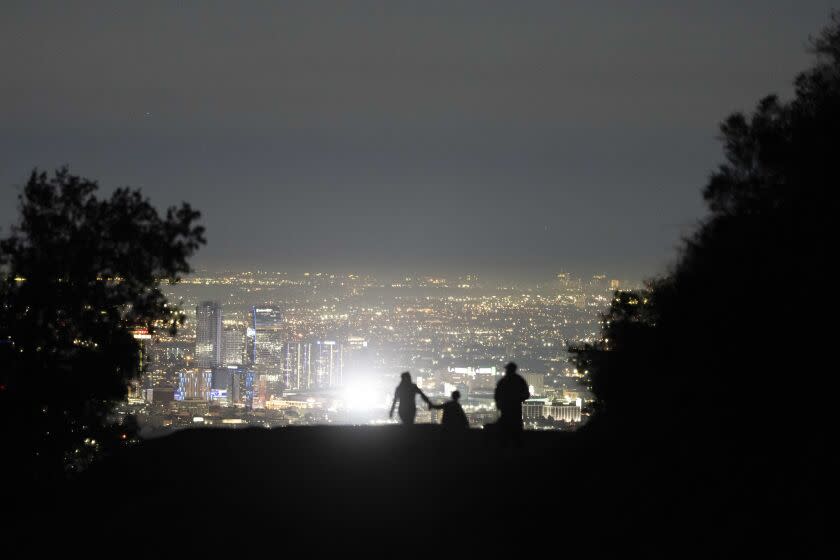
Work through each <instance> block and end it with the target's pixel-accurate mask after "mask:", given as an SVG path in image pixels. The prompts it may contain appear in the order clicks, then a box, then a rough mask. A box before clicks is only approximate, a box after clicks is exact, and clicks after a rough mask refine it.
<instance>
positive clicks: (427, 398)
mask: <svg viewBox="0 0 840 560" xmlns="http://www.w3.org/2000/svg"><path fill="white" fill-rule="evenodd" d="M414 388H415V389H416V390H417V394H418V395H420V398H421V399H423V402H425V403H426V404H427V405H428V406H429V408H431V407H432V401H430V400H429V397H427V396H426V395H425V393H423V391H421V390H420V387H418V386H417V385H415V386H414Z"/></svg>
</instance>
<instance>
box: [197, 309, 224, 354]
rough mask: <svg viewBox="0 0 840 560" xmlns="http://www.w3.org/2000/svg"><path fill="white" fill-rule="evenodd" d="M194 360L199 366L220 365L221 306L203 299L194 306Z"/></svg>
mask: <svg viewBox="0 0 840 560" xmlns="http://www.w3.org/2000/svg"><path fill="white" fill-rule="evenodd" d="M195 360H196V366H197V367H199V368H215V367H219V366H220V365H222V306H221V305H219V303H218V302H215V301H203V302H201V303H199V304H198V307H196V308H195Z"/></svg>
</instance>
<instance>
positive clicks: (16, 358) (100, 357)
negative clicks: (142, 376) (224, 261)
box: [0, 168, 204, 476]
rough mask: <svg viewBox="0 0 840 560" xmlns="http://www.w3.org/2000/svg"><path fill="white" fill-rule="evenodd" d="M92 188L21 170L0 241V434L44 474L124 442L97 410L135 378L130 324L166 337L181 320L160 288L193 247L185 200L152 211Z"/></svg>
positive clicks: (177, 273) (63, 173)
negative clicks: (14, 206)
mask: <svg viewBox="0 0 840 560" xmlns="http://www.w3.org/2000/svg"><path fill="white" fill-rule="evenodd" d="M97 189H98V186H97V183H96V182H95V181H91V180H88V179H85V178H82V177H78V176H75V175H72V174H70V172H69V171H68V170H67V169H66V168H64V169H60V170H58V171H56V172H55V173H54V174H53V175H52V176H48V175H47V174H46V173H44V172H38V171H37V170H36V171H33V172H32V174H31V176H30V177H29V181H28V182H27V183H26V185H25V187H24V188H23V190H22V193H21V194H20V196H19V204H20V220H19V222H18V224H17V225H15V226H14V227H13V228H12V230H11V232H10V235H9V236H8V237H6V238H5V239H3V240H2V241H0V266H2V275H0V359H2V364H3V365H2V370H0V411H1V412H0V414H2V425H3V431H4V432H6V437H7V442H9V441H11V442H14V447H13V448H15V449H16V451H17V452H18V453H19V454H20V455H21V456H20V457H18V460H20V461H21V462H22V464H31V465H32V466H33V469H34V470H33V472H35V473H37V474H41V475H44V476H48V475H51V474H56V473H58V472H61V471H62V469H67V468H69V469H73V468H77V467H78V466H79V465H80V464H83V463H84V462H85V461H86V460H87V459H89V458H90V457H91V456H92V455H94V454H95V453H96V452H97V451H98V450H101V449H102V448H103V447H107V446H109V445H112V444H114V443H115V442H117V441H119V440H120V438H121V437H125V434H124V433H122V432H120V430H119V429H117V428H118V427H115V426H113V425H112V421H111V420H110V419H109V412H110V411H111V410H112V407H113V404H114V403H115V402H116V401H118V400H120V399H124V398H125V396H126V390H127V384H128V382H129V381H131V380H132V379H134V378H136V376H137V375H138V374H139V366H140V362H139V358H140V356H139V346H138V343H137V341H136V340H135V339H134V337H133V335H132V331H133V329H135V328H137V327H145V328H148V329H149V330H150V331H151V330H154V329H161V328H165V329H169V330H170V331H173V332H174V330H175V329H176V328H177V326H178V324H180V323H181V322H182V321H183V316H182V315H181V314H180V313H179V312H178V311H177V309H175V308H174V307H172V306H170V305H169V304H168V303H167V301H166V298H165V296H164V294H163V292H162V291H161V289H160V284H161V282H177V281H178V280H179V278H180V277H181V275H183V274H185V273H187V272H189V270H190V268H189V265H188V263H187V259H188V257H190V256H191V255H192V254H193V253H194V252H195V251H196V250H197V249H198V248H199V247H200V245H202V244H203V243H204V228H203V227H201V226H200V225H197V220H198V218H199V217H200V214H199V213H198V212H197V211H195V210H193V209H192V208H191V207H190V206H189V204H186V203H184V204H182V205H181V206H180V207H173V208H169V209H168V210H167V211H166V213H165V215H164V216H161V215H160V214H159V213H158V211H157V210H156V209H155V207H154V206H152V204H151V203H150V202H149V200H148V199H146V198H144V197H143V196H142V194H141V193H140V191H138V190H132V189H129V188H119V189H116V190H115V191H114V192H113V194H112V195H111V196H110V197H109V198H99V197H97Z"/></svg>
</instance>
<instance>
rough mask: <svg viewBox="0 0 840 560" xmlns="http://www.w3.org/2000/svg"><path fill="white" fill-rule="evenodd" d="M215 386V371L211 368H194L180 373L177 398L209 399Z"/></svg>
mask: <svg viewBox="0 0 840 560" xmlns="http://www.w3.org/2000/svg"><path fill="white" fill-rule="evenodd" d="M212 387H213V372H212V370H209V369H192V370H186V371H182V372H180V373H179V376H178V391H177V392H176V394H175V395H176V396H175V398H176V399H177V400H185V401H193V400H200V401H209V400H210V391H211V390H212Z"/></svg>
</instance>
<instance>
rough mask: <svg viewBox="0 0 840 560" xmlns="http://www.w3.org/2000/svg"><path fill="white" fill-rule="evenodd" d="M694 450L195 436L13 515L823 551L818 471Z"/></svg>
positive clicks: (276, 534)
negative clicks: (684, 453)
mask: <svg viewBox="0 0 840 560" xmlns="http://www.w3.org/2000/svg"><path fill="white" fill-rule="evenodd" d="M705 455H708V454H705ZM705 455H704V453H703V452H702V451H701V452H698V453H697V454H696V457H688V458H686V457H675V456H674V455H673V453H668V452H663V453H656V452H650V451H644V450H642V449H640V448H639V447H638V446H636V445H634V443H633V442H632V441H624V442H621V443H620V444H618V445H616V444H615V442H613V443H611V444H608V443H605V442H604V440H602V439H600V438H598V437H595V436H593V435H592V434H589V433H585V432H584V433H559V432H529V433H526V434H525V440H524V445H523V446H522V448H519V449H516V448H503V447H501V446H500V445H499V444H498V442H497V441H496V440H495V439H493V438H492V437H490V434H489V433H488V432H487V431H482V430H472V431H470V432H469V433H467V434H464V435H463V437H458V438H446V437H444V434H442V433H441V432H440V431H439V430H438V429H437V426H416V427H413V428H403V427H400V426H387V427H350V426H348V427H307V428H302V427H301V428H283V429H275V430H262V429H247V430H222V429H197V430H188V431H183V432H179V433H176V434H173V435H171V436H167V437H163V438H160V439H155V440H150V441H145V442H142V443H141V444H138V445H135V446H133V447H132V448H129V449H127V450H125V451H124V452H123V453H121V454H119V455H117V456H112V457H110V458H107V459H105V460H102V461H101V462H99V463H98V464H96V465H95V466H93V467H92V468H91V469H89V470H88V471H87V472H86V473H85V474H84V475H83V476H81V477H79V478H78V479H77V480H75V481H72V482H71V483H68V484H66V485H64V486H62V487H59V488H41V489H32V491H31V492H30V491H29V489H25V492H23V495H22V497H21V498H19V500H20V501H19V502H18V503H17V504H15V506H14V508H8V507H7V511H17V512H18V515H16V516H15V521H16V523H19V525H20V526H22V527H24V528H26V527H28V528H30V529H31V528H32V527H37V528H38V529H39V530H40V529H43V530H44V532H43V534H47V535H53V536H55V537H56V538H60V537H59V535H65V536H66V535H70V536H71V538H76V537H78V536H79V535H90V536H92V537H93V538H95V539H96V538H100V537H101V536H102V535H111V536H112V537H113V536H117V538H118V539H120V540H122V541H125V542H126V543H133V544H132V545H130V546H131V547H135V546H152V547H162V548H161V550H174V548H172V547H175V548H177V549H179V550H183V549H184V548H185V547H186V549H190V548H191V547H198V548H201V549H205V550H206V549H207V548H210V549H212V548H214V547H215V546H217V545H218V546H225V547H227V546H232V545H235V546H236V547H240V548H241V547H244V549H247V550H251V551H255V550H264V551H268V552H270V553H271V554H272V555H273V554H275V553H276V552H277V551H278V550H286V547H288V546H291V545H294V546H304V547H305V548H307V549H308V550H310V551H313V550H316V549H324V548H326V549H331V550H335V551H338V552H341V553H342V554H344V555H347V556H348V557H351V556H352V557H356V556H355V552H354V551H356V552H359V551H363V552H364V551H368V550H370V547H373V548H374V549H379V548H381V547H382V546H384V544H383V543H387V542H390V541H393V540H394V539H397V540H400V541H402V542H403V543H404V544H403V545H402V547H403V549H409V548H411V549H417V550H418V551H419V552H420V553H421V554H422V553H423V552H422V551H423V550H427V551H433V550H439V549H440V547H446V546H450V545H451V544H456V545H458V546H459V547H460V549H461V550H472V551H473V552H476V553H477V551H479V550H481V551H488V550H490V551H492V550H494V549H498V550H502V549H503V547H505V546H509V545H512V546H513V547H514V549H515V550H519V551H520V553H522V554H538V555H539V556H544V555H549V556H563V555H567V553H568V554H571V553H573V552H574V553H575V554H578V553H583V554H584V555H585V556H589V557H594V556H615V555H621V556H627V555H631V554H641V556H642V557H653V556H657V557H662V556H667V557H686V556H701V557H708V558H718V557H752V556H754V555H756V554H761V555H768V553H769V555H771V556H776V555H777V554H793V555H794V556H795V557H806V556H811V555H814V554H816V551H817V550H819V548H820V547H821V546H823V545H824V544H825V543H826V542H827V541H825V540H824V535H825V534H826V528H827V526H828V519H829V518H830V517H829V515H828V514H827V510H826V507H827V501H826V500H825V499H824V492H825V491H824V489H823V488H821V487H820V485H821V483H822V482H821V480H822V479H821V478H819V476H820V475H817V474H815V475H813V477H812V479H807V476H805V479H803V472H801V471H800V467H801V465H800V467H796V469H793V467H788V466H781V467H780V466H779V464H775V465H774V464H772V462H773V459H772V458H767V459H765V458H754V459H753V460H749V459H743V458H741V459H738V460H737V461H733V460H730V459H728V458H727V457H725V456H721V455H718V456H715V457H708V456H706V457H705V459H703V458H704V456H705ZM777 463H778V462H777ZM797 464H798V463H797ZM792 469H793V470H792ZM24 512H27V513H24ZM7 527H11V526H10V525H8V524H7ZM10 531H11V529H10ZM61 538H64V537H61ZM81 538H83V537H81ZM62 542H75V541H66V540H65V541H62ZM832 547H833V545H832ZM386 550H388V549H387V547H386ZM271 551H274V552H271ZM312 554H314V552H312ZM517 555H519V554H517ZM830 556H833V554H831V555H830Z"/></svg>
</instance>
